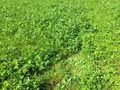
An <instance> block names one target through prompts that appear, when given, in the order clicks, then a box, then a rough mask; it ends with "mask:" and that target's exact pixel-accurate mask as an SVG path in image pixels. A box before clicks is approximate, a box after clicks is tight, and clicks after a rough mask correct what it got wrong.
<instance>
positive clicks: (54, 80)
mask: <svg viewBox="0 0 120 90" xmlns="http://www.w3.org/2000/svg"><path fill="white" fill-rule="evenodd" d="M83 64H84V61H83V58H82V54H81V53H78V54H74V55H72V56H71V57H69V58H68V59H66V60H62V61H60V62H59V63H57V64H55V65H54V66H53V67H52V69H51V70H50V71H48V72H46V73H45V75H44V77H45V78H47V80H45V82H46V81H47V82H48V83H45V84H46V85H47V86H45V87H48V88H52V89H53V90H58V89H59V88H60V87H59V84H63V85H64V86H63V87H66V88H68V89H74V88H75V87H76V88H77V86H78V87H79V84H77V83H76V82H74V83H72V82H73V81H76V80H78V81H79V78H80V76H81V75H83V72H82V71H83V68H84V65H83ZM68 82H69V83H68ZM71 83H72V86H71ZM66 85H67V86H66ZM43 86H44V85H43Z"/></svg>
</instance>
